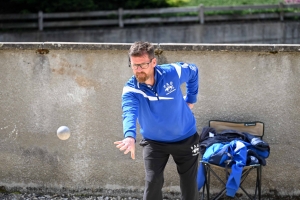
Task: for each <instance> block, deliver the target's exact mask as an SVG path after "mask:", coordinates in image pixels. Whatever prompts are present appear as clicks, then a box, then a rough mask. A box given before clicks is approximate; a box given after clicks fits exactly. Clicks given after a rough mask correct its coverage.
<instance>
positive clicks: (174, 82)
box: [122, 62, 198, 143]
mask: <svg viewBox="0 0 300 200" xmlns="http://www.w3.org/2000/svg"><path fill="white" fill-rule="evenodd" d="M154 71H155V83H154V85H153V87H151V86H147V85H146V84H143V83H139V82H137V80H136V78H135V76H132V77H131V78H130V79H129V81H128V82H127V83H126V84H125V86H124V88H123V94H122V109H123V115H122V117H123V133H124V137H133V138H136V122H137V121H138V123H139V124H140V133H141V134H142V136H143V138H144V139H149V140H154V141H158V142H166V143H171V142H177V141H181V140H184V139H186V138H188V137H190V136H192V135H194V134H195V133H196V120H195V118H194V115H193V113H192V111H191V110H190V108H189V107H188V105H187V103H195V102H196V101H197V94H198V68H197V66H196V65H194V64H187V63H182V62H178V63H172V64H164V65H157V66H155V68H154ZM184 82H185V83H186V97H183V94H182V91H181V88H180V85H181V84H182V83H184Z"/></svg>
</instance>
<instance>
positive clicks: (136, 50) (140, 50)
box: [128, 41, 154, 59]
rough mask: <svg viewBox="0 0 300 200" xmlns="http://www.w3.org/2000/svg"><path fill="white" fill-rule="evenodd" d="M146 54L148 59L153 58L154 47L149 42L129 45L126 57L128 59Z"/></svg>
mask: <svg viewBox="0 0 300 200" xmlns="http://www.w3.org/2000/svg"><path fill="white" fill-rule="evenodd" d="M144 54H147V55H148V56H149V58H150V59H152V58H154V46H153V45H152V44H151V43H149V42H143V41H138V42H135V43H134V44H133V45H131V47H130V49H129V51H128V55H129V57H131V56H133V57H138V56H142V55H144Z"/></svg>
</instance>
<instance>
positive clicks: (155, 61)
mask: <svg viewBox="0 0 300 200" xmlns="http://www.w3.org/2000/svg"><path fill="white" fill-rule="evenodd" d="M152 62H153V64H154V66H156V65H157V60H156V58H153V59H152Z"/></svg>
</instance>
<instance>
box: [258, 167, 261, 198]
mask: <svg viewBox="0 0 300 200" xmlns="http://www.w3.org/2000/svg"><path fill="white" fill-rule="evenodd" d="M261 173H262V167H261V165H260V166H259V167H258V168H257V182H258V199H259V200H261Z"/></svg>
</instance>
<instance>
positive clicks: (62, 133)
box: [56, 126, 71, 140]
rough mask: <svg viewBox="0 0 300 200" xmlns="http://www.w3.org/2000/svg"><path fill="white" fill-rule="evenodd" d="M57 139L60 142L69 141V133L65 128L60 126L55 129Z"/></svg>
mask: <svg viewBox="0 0 300 200" xmlns="http://www.w3.org/2000/svg"><path fill="white" fill-rule="evenodd" d="M56 133H57V137H58V138H59V139H61V140H67V139H69V137H70V135H71V132H70V129H69V128H68V127H67V126H61V127H59V128H58V129H57V132H56Z"/></svg>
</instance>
